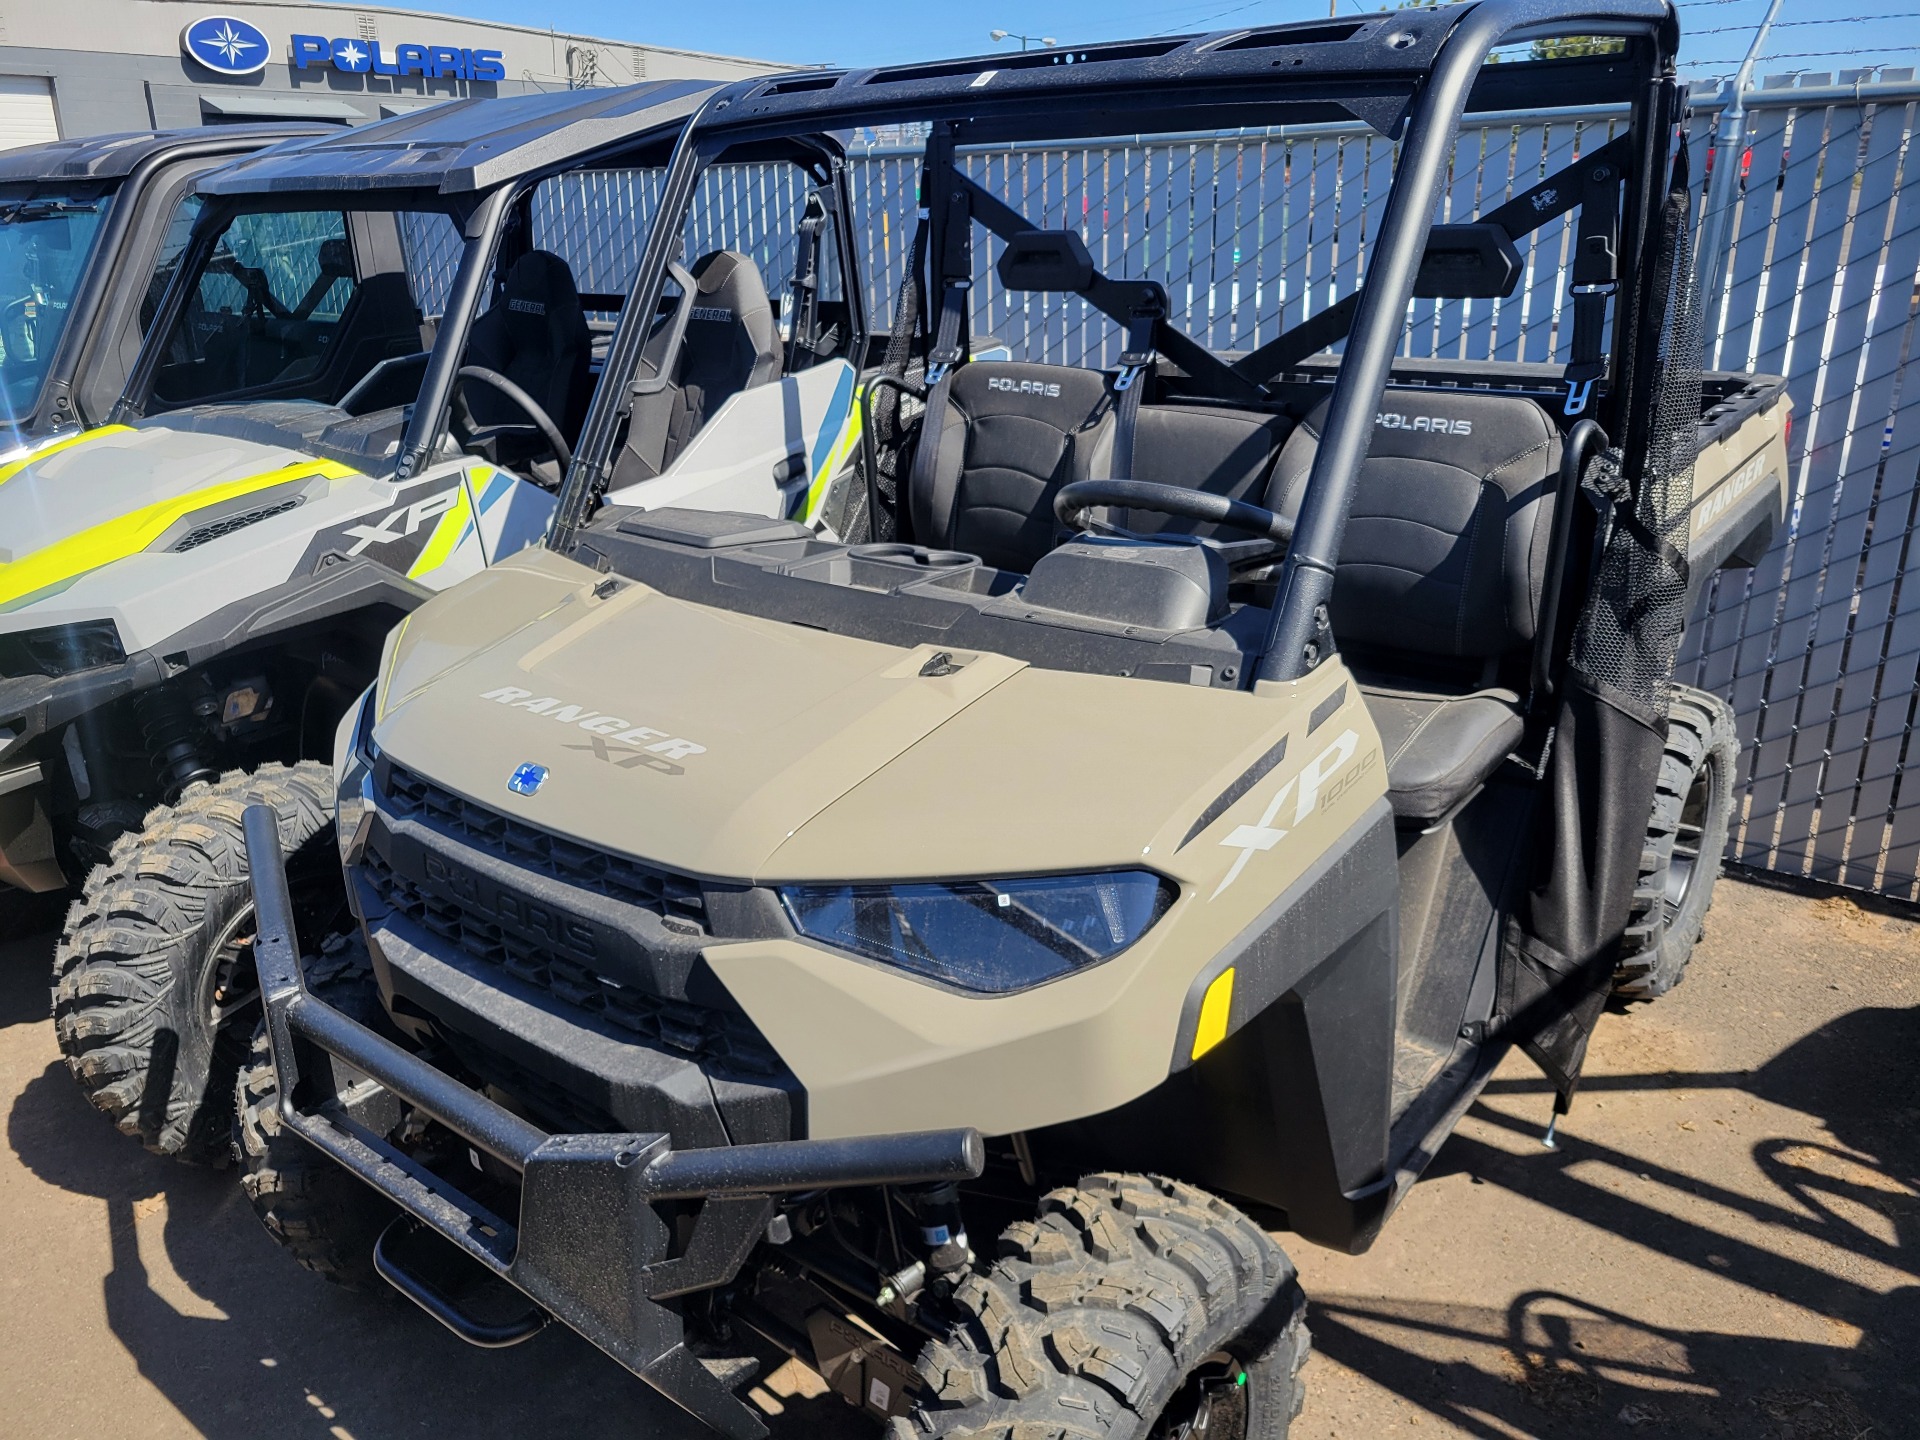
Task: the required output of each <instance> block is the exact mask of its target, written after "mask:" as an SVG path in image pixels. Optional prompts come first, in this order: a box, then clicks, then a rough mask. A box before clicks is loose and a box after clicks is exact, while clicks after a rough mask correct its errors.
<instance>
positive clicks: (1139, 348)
mask: <svg viewBox="0 0 1920 1440" xmlns="http://www.w3.org/2000/svg"><path fill="white" fill-rule="evenodd" d="M1158 288H1159V287H1158V286H1154V287H1152V288H1150V289H1148V290H1146V291H1145V292H1144V293H1143V294H1142V295H1141V297H1140V300H1139V302H1138V303H1137V304H1136V305H1135V306H1134V308H1133V313H1132V314H1131V315H1129V316H1128V317H1127V348H1126V349H1125V350H1123V351H1122V352H1121V354H1120V371H1119V373H1118V374H1117V375H1115V376H1114V377H1113V459H1112V462H1111V463H1110V464H1109V465H1108V466H1107V474H1108V476H1109V478H1111V479H1114V480H1131V479H1132V478H1133V439H1134V434H1135V431H1136V429H1137V427H1138V425H1139V421H1140V394H1141V391H1143V390H1145V389H1146V385H1145V384H1144V383H1143V382H1144V381H1145V380H1146V379H1147V378H1148V377H1149V376H1150V375H1152V373H1153V361H1154V348H1153V342H1154V331H1155V330H1156V329H1157V327H1158V326H1159V324H1160V321H1161V320H1162V318H1164V316H1165V313H1166V306H1165V305H1164V304H1162V303H1161V299H1160V296H1159V295H1158V293H1156V292H1157V291H1158Z"/></svg>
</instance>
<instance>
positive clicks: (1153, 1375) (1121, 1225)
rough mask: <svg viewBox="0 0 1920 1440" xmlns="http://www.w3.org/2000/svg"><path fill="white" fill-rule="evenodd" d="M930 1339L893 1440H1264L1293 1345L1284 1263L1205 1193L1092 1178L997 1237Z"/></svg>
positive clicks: (1274, 1434)
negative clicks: (915, 1394)
mask: <svg viewBox="0 0 1920 1440" xmlns="http://www.w3.org/2000/svg"><path fill="white" fill-rule="evenodd" d="M1000 1253H1001V1258H1000V1259H999V1261H998V1262H997V1263H995V1265H994V1267H993V1269H992V1271H991V1272H989V1273H988V1274H985V1275H975V1276H971V1277H969V1278H968V1279H967V1280H965V1281H963V1282H962V1283H961V1285H960V1286H959V1288H958V1289H957V1290H956V1291H955V1294H954V1299H955V1302H956V1303H957V1304H958V1306H959V1307H960V1309H961V1311H962V1312H963V1315H964V1318H963V1319H962V1320H961V1322H960V1323H958V1324H957V1325H955V1326H954V1328H953V1329H952V1331H951V1332H950V1333H949V1334H948V1335H946V1336H945V1337H944V1338H942V1339H938V1340H933V1341H929V1342H928V1344H927V1348H926V1350H925V1351H924V1352H923V1353H922V1355H921V1357H920V1361H919V1366H918V1369H919V1373H920V1378H921V1381H922V1383H923V1385H924V1390H923V1392H922V1394H921V1397H920V1398H919V1400H918V1401H917V1402H916V1404H915V1407H914V1410H913V1413H912V1416H911V1417H910V1418H909V1417H902V1418H900V1419H896V1420H895V1421H894V1422H893V1426H894V1428H893V1432H892V1433H893V1435H894V1440H909V1437H913V1440H919V1437H925V1436H956V1437H957V1436H970V1437H979V1440H988V1437H991V1440H1026V1437H1028V1436H1034V1437H1046V1440H1096V1437H1097V1440H1190V1437H1191V1440H1200V1437H1202V1436H1204V1437H1206V1440H1279V1437H1282V1436H1284V1435H1286V1433H1287V1430H1288V1427H1289V1426H1290V1425H1291V1424H1292V1423H1293V1418H1294V1417H1295V1416H1296V1415H1298V1414H1299V1413H1300V1407H1301V1404H1302V1401H1303V1399H1304V1395H1305V1392H1304V1390H1303V1389H1302V1386H1301V1381H1300V1367H1301V1366H1302V1365H1304V1364H1305V1363H1306V1359H1307V1352H1308V1347H1309V1337H1308V1334H1307V1327H1306V1299H1305V1297H1304V1296H1303V1295H1302V1294H1301V1291H1300V1284H1299V1280H1298V1278H1297V1277H1296V1276H1295V1274H1294V1269H1293V1264H1292V1262H1291V1261H1289V1260H1288V1259H1287V1257H1286V1254H1285V1253H1284V1252H1283V1251H1282V1250H1281V1249H1280V1247H1279V1246H1278V1245H1276V1244H1274V1242H1273V1241H1272V1239H1271V1238H1269V1237H1268V1235H1267V1233H1266V1232H1265V1231H1264V1230H1262V1229H1261V1228H1260V1227H1259V1226H1257V1225H1255V1224H1254V1223H1253V1222H1252V1221H1251V1220H1249V1219H1248V1218H1247V1217H1246V1216H1244V1215H1242V1214H1241V1213H1240V1212H1239V1211H1238V1210H1235V1209H1234V1208H1233V1207H1232V1206H1231V1205H1228V1204H1227V1203H1226V1202H1224V1201H1222V1200H1217V1199H1215V1198H1214V1197H1213V1196H1211V1195H1208V1194H1207V1193H1206V1192H1205V1191H1202V1190H1198V1189H1195V1188H1194V1187H1193V1186H1191V1185H1183V1184H1180V1183H1179V1182H1177V1181H1171V1180H1161V1179H1158V1178H1154V1177H1148V1176H1141V1175H1091V1176H1088V1177H1087V1178H1086V1179H1084V1180H1082V1181H1081V1182H1080V1184H1079V1185H1078V1186H1076V1187H1074V1188H1072V1189H1065V1190H1055V1191H1053V1192H1052V1193H1051V1194H1049V1195H1047V1196H1046V1197H1045V1198H1044V1199H1043V1200H1042V1201H1041V1202H1040V1218H1039V1219H1038V1220H1032V1221H1021V1222H1019V1223H1018V1224H1015V1225H1012V1226H1009V1227H1008V1228H1007V1231H1006V1233H1005V1234H1004V1235H1003V1236H1002V1237H1001V1240H1000Z"/></svg>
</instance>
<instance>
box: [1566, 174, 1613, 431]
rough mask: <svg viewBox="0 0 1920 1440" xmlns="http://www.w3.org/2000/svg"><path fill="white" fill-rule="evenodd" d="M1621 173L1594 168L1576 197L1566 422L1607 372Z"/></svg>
mask: <svg viewBox="0 0 1920 1440" xmlns="http://www.w3.org/2000/svg"><path fill="white" fill-rule="evenodd" d="M1619 248H1620V175H1619V171H1618V170H1616V169H1615V168H1614V167H1613V166H1612V165H1606V164H1599V165H1592V166H1590V167H1589V168H1588V170H1587V183H1586V186H1585V188H1584V193H1583V194H1582V196H1581V199H1580V228H1579V232H1578V237H1577V238H1576V239H1575V241H1574V250H1573V267H1572V269H1573V275H1572V281H1571V285H1570V287H1569V288H1570V290H1571V293H1572V295H1573V338H1572V345H1571V351H1572V355H1571V359H1570V362H1569V364H1568V365H1567V370H1566V375H1565V383H1566V387H1567V393H1566V395H1565V397H1564V398H1563V399H1562V401H1561V404H1560V413H1561V414H1563V415H1565V416H1566V417H1567V418H1568V419H1569V420H1573V419H1578V418H1579V417H1581V416H1583V415H1585V414H1587V412H1588V410H1589V409H1590V407H1591V406H1592V403H1593V386H1594V382H1595V381H1597V380H1599V379H1600V378H1601V377H1602V376H1603V375H1605V374H1606V373H1607V357H1606V353H1605V349H1604V345H1603V342H1604V339H1605V335H1606V329H1607V302H1608V301H1609V300H1610V299H1612V298H1613V296H1614V294H1615V293H1616V292H1617V291H1618V290H1619V288H1620V282H1619V276H1620V271H1619V263H1618V259H1617V257H1616V252H1617V251H1618V250H1619Z"/></svg>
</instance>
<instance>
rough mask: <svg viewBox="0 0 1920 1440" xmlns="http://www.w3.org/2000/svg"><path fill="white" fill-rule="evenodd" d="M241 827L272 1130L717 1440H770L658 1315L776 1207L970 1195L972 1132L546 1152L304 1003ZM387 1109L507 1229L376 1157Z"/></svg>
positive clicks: (552, 1146)
mask: <svg viewBox="0 0 1920 1440" xmlns="http://www.w3.org/2000/svg"><path fill="white" fill-rule="evenodd" d="M244 823H245V829H246V841H247V862H248V865H249V867H250V869H251V871H252V875H253V894H254V911H255V915H256V917H257V930H258V934H257V938H256V940H255V943H254V958H255V963H256V965H257V967H258V970H259V977H260V993H261V997H262V1000H263V1002H264V1004H265V1008H266V1017H267V1032H268V1040H269V1044H270V1046H271V1049H272V1055H273V1068H274V1075H275V1079H276V1080H277V1082H278V1087H279V1106H280V1114H281V1118H282V1119H283V1120H284V1122H285V1123H286V1125H287V1127H288V1128H289V1129H290V1130H292V1131H293V1133H295V1134H296V1135H298V1136H300V1138H301V1139H303V1140H305V1141H306V1142H307V1143H309V1144H311V1145H313V1146H314V1147H315V1148H317V1149H318V1150H320V1151H321V1152H322V1153H324V1154H325V1155H327V1156H328V1157H329V1158H331V1159H332V1160H334V1161H335V1162H336V1163H338V1164H340V1165H341V1166H344V1167H345V1168H346V1169H347V1170H349V1171H351V1172H352V1173H353V1174H355V1175H357V1176H358V1177H359V1178H360V1179H361V1180H363V1181H365V1182H366V1183H367V1184H369V1185H371V1186H372V1187H373V1188H374V1189H376V1190H378V1191H379V1192H380V1193H381V1194H383V1195H385V1196H386V1197H387V1198H388V1199H389V1200H391V1201H393V1202H394V1204H396V1205H398V1206H399V1207H400V1209H401V1210H402V1211H404V1212H405V1213H406V1214H407V1215H409V1216H411V1217H412V1218H413V1220H414V1221H416V1222H417V1223H418V1224H420V1225H423V1226H425V1227H426V1228H427V1229H429V1230H431V1231H433V1232H434V1233H435V1234H437V1235H439V1236H440V1237H441V1238H442V1239H444V1240H446V1241H448V1242H449V1243H450V1244H452V1245H453V1246H454V1247H455V1248H456V1249H458V1250H459V1251H460V1252H462V1253H463V1254H465V1255H466V1256H467V1257H468V1258H470V1259H472V1260H475V1261H477V1262H479V1264H480V1265H482V1266H483V1267H485V1269H486V1270H488V1271H490V1272H491V1273H492V1274H493V1275H495V1276H498V1277H499V1278H500V1279H501V1280H504V1281H506V1282H507V1283H508V1284H510V1285H512V1286H513V1287H514V1288H515V1289H517V1290H519V1291H520V1292H521V1293H522V1294H524V1295H525V1296H526V1297H527V1298H528V1299H530V1300H531V1301H533V1303H534V1304H535V1305H536V1306H538V1307H539V1309H540V1310H541V1311H544V1312H546V1313H547V1314H550V1315H552V1316H553V1317H554V1318H556V1319H559V1320H561V1321H563V1322H564V1323H565V1324H567V1325H569V1326H571V1327H572V1328H573V1329H574V1330H577V1331H578V1332H579V1333H580V1334H581V1335H583V1336H585V1337H586V1338H587V1339H588V1340H590V1341H592V1342H593V1344H595V1345H596V1346H598V1347H599V1348H600V1349H601V1350H603V1351H605V1352H606V1353H607V1354H608V1355H610V1356H611V1357H613V1359H615V1360H617V1361H619V1362H620V1363H621V1364H622V1365H624V1366H625V1367H626V1368H627V1369H629V1370H631V1371H632V1372H633V1373H634V1374H635V1375H637V1376H639V1377H640V1378H641V1379H642V1380H644V1381H646V1382H647V1383H648V1384H649V1385H651V1386H653V1387H654V1388H655V1389H656V1390H658V1391H660V1393H661V1394H663V1395H665V1396H666V1397H667V1398H668V1399H670V1400H672V1401H674V1402H675V1403H676V1404H678V1405H680V1406H681V1407H682V1408H683V1409H685V1410H686V1411H688V1412H689V1413H690V1414H692V1415H693V1416H695V1417H696V1418H698V1419H699V1420H701V1421H703V1422H704V1423H706V1424H707V1425H708V1426H710V1427H712V1428H713V1429H714V1430H716V1431H718V1432H719V1433H720V1434H722V1435H726V1436H729V1437H739V1440H748V1437H756V1436H763V1435H765V1434H766V1433H767V1431H766V1427H765V1426H764V1425H763V1424H762V1423H761V1422H760V1420H759V1418H758V1417H757V1416H756V1415H755V1414H754V1413H753V1412H752V1411H751V1410H749V1409H748V1408H747V1407H746V1406H745V1405H743V1404H742V1403H741V1402H740V1401H739V1400H738V1399H737V1398H735V1396H734V1395H733V1394H732V1392H731V1391H730V1390H729V1389H728V1388H727V1387H726V1386H725V1385H724V1384H723V1383H722V1382H721V1381H720V1380H719V1379H717V1378H716V1377H715V1376H714V1375H713V1374H712V1373H711V1372H709V1371H708V1370H707V1369H706V1367H705V1366H704V1365H702V1364H701V1363H700V1361H699V1359H698V1358H697V1357H696V1356H695V1355H694V1354H693V1353H692V1352H691V1351H690V1350H689V1349H688V1348H687V1346H686V1344H685V1339H684V1333H683V1330H682V1326H681V1319H680V1316H679V1314H678V1313H677V1312H676V1311H674V1310H672V1309H669V1308H668V1307H666V1306H664V1305H662V1304H660V1303H659V1302H661V1301H663V1300H666V1299H670V1298H672V1297H673V1296H677V1295H685V1294H688V1293H690V1292H693V1291H697V1290H706V1289H711V1288H713V1287H714V1286H718V1285H724V1284H726V1283H728V1282H729V1281H730V1280H732V1279H733V1278H734V1276H735V1275H737V1274H738V1273H739V1271H740V1268H741V1266H742V1265H743V1264H744V1263H745V1262H746V1260H747V1257H748V1255H749V1254H750V1253H751V1252H752V1250H753V1248H754V1246H755V1245H757V1244H758V1243H759V1242H760V1240H761V1239H762V1237H763V1236H764V1235H765V1234H766V1230H767V1226H768V1223H769V1222H770V1221H771V1220H772V1218H773V1216H774V1213H775V1209H776V1205H777V1201H776V1198H775V1197H776V1196H777V1195H779V1194H781V1193H787V1192H795V1191H803V1190H818V1189H827V1188H832V1187H837V1186H853V1185H900V1184H918V1183H927V1182H933V1181H940V1180H959V1179H972V1178H975V1177H977V1176H978V1175H979V1174H980V1172H981V1169H982V1168H983V1166H984V1164H985V1151H984V1148H983V1146H982V1143H981V1139H980V1134H979V1132H978V1131H977V1130H972V1129H964V1130H934V1131H923V1132H916V1133H911V1134H903V1135H877V1136H868V1137H860V1138H855V1139H845V1140H789V1141H780V1142H776V1143H772V1144H761V1145H735V1146H721V1147H715V1148H712V1149H704V1150H675V1149H674V1148H673V1142H672V1139H671V1137H669V1136H667V1135H660V1134H606V1135H550V1134H548V1133H547V1132H546V1131H544V1130H541V1129H540V1128H539V1127H538V1126H536V1125H533V1124H531V1123H529V1122H528V1121H526V1120H524V1119H522V1118H521V1117H520V1116H518V1115H515V1114H513V1113H512V1112H510V1111H508V1110H506V1109H504V1108H502V1107H501V1106H499V1105H496V1104H495V1103H494V1102H493V1101H491V1100H489V1099H488V1098H487V1097H486V1096H484V1095H482V1094H480V1093H479V1092H477V1091H475V1090H471V1089H469V1088H468V1087H467V1086H465V1085H463V1084H461V1083H460V1082H459V1081H457V1080H455V1079H453V1078H452V1077H451V1076H449V1075H446V1074H444V1073H443V1072H441V1071H439V1070H437V1069H435V1068H434V1067H433V1066H431V1065H429V1064H428V1063H427V1062H426V1061H424V1060H422V1059H420V1057H418V1056H417V1055H413V1054H410V1053H409V1052H408V1051H406V1050H405V1049H403V1048H402V1047H400V1046H399V1045H396V1044H395V1043H393V1042H392V1041H391V1040H388V1039H386V1038H385V1037H384V1036H381V1035H377V1034H375V1033H374V1032H373V1031H371V1030H369V1029H367V1028H366V1027H365V1026H363V1025H361V1024H359V1023H358V1022H356V1021H354V1020H352V1019H349V1018H348V1017H347V1016H346V1015H343V1014H342V1013H341V1012H340V1011H338V1010H335V1009H333V1008H332V1007H331V1006H329V1005H327V1004H325V1003H324V1002H322V1001H320V1000H317V999H315V998H314V997H313V996H312V995H310V994H309V993H308V992H307V990H306V988H305V985H304V982H303V980H302V976H301V968H300V950H299V940H298V936H297V935H296V934H295V931H294V924H293V909H292V904H291V902H290V900H289V898H288V893H287V880H286V870H285V864H284V858H283V856H282V854H281V850H280V839H279V831H278V826H277V822H276V820H275V816H274V813H273V811H272V810H271V809H269V808H268V807H266V806H264V805H255V806H250V807H248V809H247V812H246V816H245V822H244ZM368 1082H371V1083H368ZM396 1101H399V1102H405V1103H406V1104H408V1105H411V1106H413V1107H414V1108H415V1109H417V1110H419V1111H422V1112H424V1113H425V1114H427V1115H429V1116H431V1117H432V1118H433V1119H434V1120H437V1121H438V1122H439V1123H440V1124H442V1125H444V1126H445V1127H446V1128H447V1129H449V1130H451V1131H452V1132H454V1133H455V1134H456V1135H459V1136H460V1137H461V1138H462V1139H464V1140H465V1141H466V1142H467V1143H468V1144H469V1145H471V1146H473V1147H475V1149H477V1150H481V1151H485V1152H486V1153H487V1154H488V1155H491V1156H493V1157H494V1158H495V1159H497V1160H499V1161H501V1162H502V1163H504V1164H506V1165H508V1166H510V1167H512V1168H513V1169H514V1170H516V1171H518V1172H519V1174H520V1176H521V1190H520V1214H519V1218H518V1220H517V1222H511V1221H508V1220H506V1219H504V1218H502V1217H501V1216H498V1215H496V1214H494V1213H493V1212H492V1211H490V1210H489V1209H488V1208H487V1207H486V1206H484V1205H482V1204H481V1203H479V1202H478V1201H475V1200H473V1199H472V1198H471V1197H469V1196H467V1195H465V1194H462V1193H461V1192H460V1190H459V1189H457V1188H456V1187H455V1186H454V1185H452V1184H451V1183H450V1182H448V1181H446V1180H444V1179H442V1178H441V1177H439V1176H438V1175H435V1174H433V1173H432V1172H431V1171H429V1170H427V1169H426V1168H425V1167H424V1166H422V1165H420V1164H419V1163H418V1162H416V1161H414V1160H413V1159H412V1158H410V1157H409V1156H407V1155H405V1154H404V1153H402V1152H401V1151H400V1150H398V1149H396V1148H395V1147H393V1146H391V1145H389V1144H388V1143H387V1141H386V1140H385V1138H384V1137H385V1135H386V1134H387V1133H389V1131H390V1129H391V1127H392V1126H393V1124H394V1123H396V1122H397V1120H398V1119H399V1108H398V1105H397V1104H396ZM662 1200H699V1201H701V1202H702V1203H701V1205H700V1209H699V1211H698V1213H697V1216H696V1219H695V1222H694V1225H693V1229H692V1232H691V1235H690V1236H689V1237H688V1239H687V1242H686V1244H685V1245H684V1246H683V1247H680V1248H679V1249H678V1252H677V1253H675V1246H674V1234H673V1231H672V1229H671V1228H670V1227H669V1226H668V1224H667V1223H666V1221H664V1220H663V1219H662V1218H661V1217H660V1215H659V1214H658V1213H657V1212H656V1211H655V1210H654V1208H653V1205H654V1202H655V1201H662ZM401 1288H402V1289H403V1290H405V1289H406V1288H407V1287H406V1286H405V1285H402V1287H401ZM409 1293H410V1292H409ZM416 1298H417V1297H416ZM427 1308H428V1309H429V1310H430V1311H432V1312H433V1313H435V1314H436V1315H437V1316H438V1318H441V1319H442V1320H443V1321H444V1320H446V1319H447V1317H446V1316H440V1315H438V1310H437V1309H436V1307H434V1306H431V1305H430V1306H427ZM454 1328H455V1329H456V1331H458V1330H459V1328H460V1327H459V1326H457V1325H456V1326H455V1327H454ZM529 1333H530V1332H529ZM509 1343H510V1342H509Z"/></svg>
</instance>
